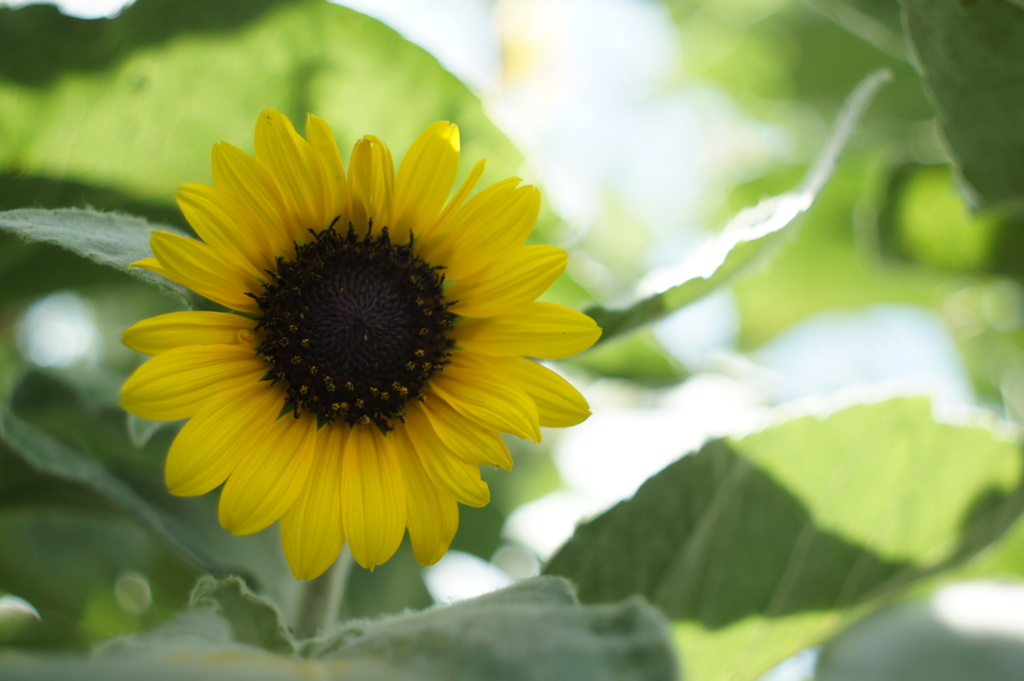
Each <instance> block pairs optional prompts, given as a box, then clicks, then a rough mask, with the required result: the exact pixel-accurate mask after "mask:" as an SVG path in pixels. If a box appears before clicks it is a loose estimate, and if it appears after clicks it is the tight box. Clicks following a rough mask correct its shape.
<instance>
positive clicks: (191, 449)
mask: <svg viewBox="0 0 1024 681" xmlns="http://www.w3.org/2000/svg"><path fill="white" fill-rule="evenodd" d="M171 352H173V351H171ZM283 404H284V395H283V394H282V393H281V391H280V390H279V389H278V388H276V387H274V386H271V385H270V383H269V382H267V381H262V382H256V383H254V384H251V385H250V384H243V385H237V386H234V387H233V388H231V389H228V390H225V391H224V392H223V393H221V394H219V395H217V396H216V397H215V398H214V399H212V400H210V402H209V403H208V404H207V405H205V408H204V409H202V410H201V411H199V413H197V414H196V416H194V417H193V418H192V419H191V420H190V421H189V422H188V423H186V424H185V425H184V427H182V429H181V431H180V432H179V433H178V436H177V437H176V438H174V443H173V444H171V449H170V451H169V452H168V453H167V462H166V464H165V477H166V480H167V487H168V489H170V491H171V493H172V494H177V495H179V496H196V495H199V494H206V493H207V492H209V491H210V490H212V489H213V488H214V487H216V486H217V485H219V484H221V483H222V482H224V481H225V480H226V479H227V477H228V476H229V475H230V474H231V473H232V471H234V470H235V467H236V466H237V465H238V463H239V461H241V460H242V459H243V458H244V457H246V456H247V455H248V453H249V450H250V446H251V445H252V443H254V442H258V441H259V440H260V439H262V438H263V436H264V434H265V433H266V432H267V431H268V430H270V429H272V428H273V427H274V426H275V425H276V424H275V421H276V420H277V415H278V414H280V412H281V407H282V405H283Z"/></svg>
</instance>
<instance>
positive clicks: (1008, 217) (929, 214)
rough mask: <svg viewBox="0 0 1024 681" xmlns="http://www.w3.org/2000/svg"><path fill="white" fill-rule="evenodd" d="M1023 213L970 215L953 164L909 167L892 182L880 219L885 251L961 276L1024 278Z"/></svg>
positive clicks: (898, 171) (901, 169)
mask: <svg viewBox="0 0 1024 681" xmlns="http://www.w3.org/2000/svg"><path fill="white" fill-rule="evenodd" d="M1022 227H1024V216H1022V213H1021V211H1019V210H1018V211H1014V212H1011V211H1004V210H999V209H997V208H990V209H987V210H984V211H980V212H977V213H971V212H970V210H969V207H968V206H967V204H966V203H965V202H964V200H963V198H962V197H961V195H960V192H958V191H957V189H956V186H955V183H954V180H953V171H952V169H951V168H950V167H949V166H948V165H921V164H917V163H907V164H904V165H901V166H899V167H898V168H897V169H896V171H895V172H894V173H893V176H892V179H891V181H890V183H889V189H888V192H887V195H886V200H885V202H884V203H883V205H882V207H881V210H880V211H879V215H878V236H879V245H880V247H881V249H882V252H883V253H884V254H885V255H887V256H890V257H895V258H899V259H902V260H909V261H912V262H916V263H921V264H925V265H930V266H932V267H937V268H941V269H944V270H952V271H957V272H996V273H1000V274H1010V275H1014V276H1018V277H1019V276H1022V275H1024V264H1022V263H1021V260H1020V258H1019V257H1018V254H1019V253H1020V252H1021V248H1022V247H1024V230H1022V229H1021V228H1022Z"/></svg>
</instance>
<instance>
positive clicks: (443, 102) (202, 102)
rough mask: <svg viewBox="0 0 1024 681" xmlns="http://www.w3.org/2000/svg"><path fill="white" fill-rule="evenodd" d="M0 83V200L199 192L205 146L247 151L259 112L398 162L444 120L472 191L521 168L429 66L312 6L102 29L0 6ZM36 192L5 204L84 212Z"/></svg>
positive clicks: (162, 3)
mask: <svg viewBox="0 0 1024 681" xmlns="http://www.w3.org/2000/svg"><path fill="white" fill-rule="evenodd" d="M38 36H46V40H45V41H43V40H39V39H38ZM0 73H2V74H3V79H2V80H0V168H4V169H6V170H7V177H4V178H3V179H2V181H0V195H4V189H3V186H2V185H6V186H7V187H12V186H13V187H18V186H19V185H22V184H26V185H27V186H26V187H25V188H26V189H32V188H34V187H33V185H32V181H33V180H34V179H36V178H46V179H47V180H51V181H52V180H57V181H59V182H75V183H82V184H85V185H87V186H88V187H89V188H93V189H96V190H113V191H116V192H120V193H121V196H125V197H131V198H132V199H134V200H135V201H138V202H145V203H150V204H156V205H159V204H162V203H165V202H166V201H167V197H169V196H170V192H171V191H173V189H174V188H175V187H178V186H179V185H182V184H185V183H187V182H209V180H210V162H209V154H208V153H207V150H208V149H209V148H210V147H212V146H213V144H214V143H216V142H217V141H219V140H227V141H228V142H231V143H233V144H236V145H238V146H241V147H243V148H247V149H251V140H252V129H253V127H254V125H255V121H256V116H257V114H258V113H259V112H260V111H261V110H262V109H263V108H265V107H272V108H275V109H278V110H279V111H282V112H284V113H285V114H287V115H288V116H290V117H291V118H292V120H293V121H294V123H295V124H296V126H297V127H298V128H299V129H300V130H301V129H302V125H303V122H304V120H305V116H306V113H307V112H316V113H317V115H318V116H320V117H321V118H323V119H325V120H326V121H327V122H328V123H330V124H331V126H332V128H333V131H334V134H335V137H336V138H337V140H338V142H339V144H340V145H341V146H342V149H343V150H344V152H345V154H346V158H347V151H348V150H350V149H351V145H352V144H353V143H354V142H355V141H356V140H357V139H358V138H359V137H361V136H363V135H365V134H368V133H372V134H375V135H377V136H379V137H380V138H381V139H383V140H385V141H387V142H388V144H390V145H391V146H392V147H393V148H394V149H395V151H396V153H400V152H401V151H402V150H404V149H406V148H407V147H408V145H409V144H410V143H411V142H412V140H413V138H414V137H415V135H416V134H418V133H419V131H420V130H422V129H423V128H424V127H425V126H426V125H427V124H428V123H430V122H432V121H435V120H452V121H457V122H458V123H459V125H460V128H461V130H462V149H463V153H464V155H465V157H466V158H467V159H472V161H471V162H469V163H465V164H463V167H462V174H463V175H465V174H466V173H468V171H469V168H470V166H471V164H472V162H475V160H476V159H478V158H483V157H487V158H489V159H490V160H491V165H492V167H493V169H492V170H491V171H490V172H489V173H488V174H487V175H486V176H485V177H484V179H483V180H482V181H483V182H486V181H488V178H490V180H491V181H493V180H495V179H498V178H497V176H496V174H497V173H504V175H502V177H504V176H506V175H507V172H508V169H509V168H515V167H516V166H517V164H518V162H519V160H520V155H519V154H518V152H516V151H515V150H514V148H513V147H512V146H511V145H510V143H509V142H508V141H507V140H506V139H505V137H504V136H503V135H501V134H500V133H499V132H498V131H497V129H496V128H495V127H494V125H493V124H492V123H491V122H490V121H489V120H488V119H487V118H486V117H485V116H484V114H483V111H482V108H481V106H480V103H479V101H478V100H477V99H476V98H475V97H474V96H473V95H472V94H471V93H470V92H469V91H468V90H467V89H466V87H465V86H464V85H462V84H461V83H459V82H458V81H457V80H456V79H455V78H454V77H453V76H451V75H450V74H449V73H447V72H445V71H444V70H443V69H442V68H440V66H439V65H438V64H437V61H436V60H435V59H434V58H433V57H431V56H429V55H427V54H426V53H425V52H423V50H421V49H419V48H417V47H415V46H413V45H412V44H410V43H409V42H407V41H405V40H403V39H401V38H400V37H399V36H398V35H397V34H396V33H395V32H394V31H392V30H391V29H389V28H386V27H385V26H383V25H382V24H380V23H378V22H376V21H374V20H372V19H369V18H367V17H364V16H362V15H360V14H357V13H355V12H352V11H350V10H346V9H344V8H340V7H337V6H332V5H330V4H328V3H326V2H320V1H318V0H303V1H298V2H287V1H281V0H228V1H224V2H217V3H215V4H213V5H210V4H209V3H205V2H200V1H199V0H144V1H143V2H138V3H136V4H134V5H132V6H131V7H129V8H128V9H126V10H125V11H124V13H123V14H122V15H121V16H120V17H118V18H117V19H116V20H115V21H82V20H80V19H73V18H70V17H66V16H64V15H62V14H60V13H59V12H58V11H57V10H56V9H55V8H53V7H46V6H37V7H26V8H23V9H19V10H10V9H2V10H0ZM406 102H415V103H416V106H415V111H412V110H411V109H410V107H408V106H406V105H404V103H406ZM112 145H115V146H114V147H113V149H112ZM40 189H43V190H45V193H43V195H33V194H31V193H29V192H27V191H24V190H23V191H20V192H16V193H15V195H16V196H17V200H18V207H21V206H24V205H26V204H28V205H31V204H33V203H35V202H37V201H39V202H42V203H44V204H46V205H47V206H48V207H49V206H57V205H66V204H67V203H69V202H76V201H78V200H83V199H84V200H85V201H93V200H94V198H93V196H92V195H91V192H88V191H81V190H79V192H80V193H79V196H81V198H79V196H76V192H74V191H72V189H71V188H69V187H65V186H63V185H61V186H56V187H44V188H40ZM83 194H84V196H83ZM2 207H5V208H7V207H13V206H2ZM94 207H96V208H121V207H122V206H118V205H109V204H99V203H97V204H95V205H94Z"/></svg>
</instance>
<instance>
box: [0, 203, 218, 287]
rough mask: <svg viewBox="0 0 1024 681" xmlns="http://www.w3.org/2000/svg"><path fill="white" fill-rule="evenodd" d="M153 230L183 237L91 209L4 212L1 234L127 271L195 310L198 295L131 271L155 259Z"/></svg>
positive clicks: (175, 231)
mask: <svg viewBox="0 0 1024 681" xmlns="http://www.w3.org/2000/svg"><path fill="white" fill-rule="evenodd" d="M153 229H160V230H163V231H168V232H171V233H173V234H178V235H179V236H184V233H183V232H182V231H181V230H179V229H176V228H174V227H166V226H163V225H151V224H150V223H148V222H146V221H145V220H143V219H141V218H136V217H131V216H128V215H117V214H114V213H97V212H95V211H91V210H75V209H71V210H39V209H33V208H27V209H19V210H9V211H4V212H0V230H4V231H6V232H8V233H10V234H14V235H16V236H18V237H20V238H21V239H24V240H26V241H30V242H37V243H45V244H53V245H55V246H60V247H61V248H64V249H66V250H69V251H71V252H72V253H74V254H76V255H78V256H80V257H82V258H86V259H88V260H91V261H92V262H95V263H97V264H100V265H105V266H107V267H113V268H114V269H116V270H119V271H121V272H128V273H129V274H132V275H134V276H136V277H138V278H139V279H141V280H143V281H146V282H148V283H150V284H154V285H156V286H158V287H160V288H161V289H163V290H164V291H166V292H168V293H171V294H174V295H176V296H177V297H179V298H181V299H182V300H183V301H185V302H186V303H190V304H192V305H193V306H197V305H201V303H200V302H199V298H198V296H196V295H195V294H194V293H192V292H191V291H188V290H186V289H185V288H184V287H182V286H181V285H179V284H175V283H174V282H172V281H169V280H168V279H165V278H163V277H161V276H159V275H156V274H154V273H152V272H150V271H148V270H143V269H140V268H132V269H128V266H129V265H131V264H132V263H133V262H135V261H137V260H141V259H142V258H146V257H150V256H152V255H153V253H152V251H151V250H150V248H149V234H150V232H151V231H152V230H153Z"/></svg>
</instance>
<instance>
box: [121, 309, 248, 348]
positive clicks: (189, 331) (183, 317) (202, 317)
mask: <svg viewBox="0 0 1024 681" xmlns="http://www.w3.org/2000/svg"><path fill="white" fill-rule="evenodd" d="M255 326H256V322H254V321H253V320H252V319H249V318H248V317H243V316H242V315H238V314H231V313H228V312H170V313H168V314H162V315H158V316H156V317H150V318H149V319H143V320H142V321H141V322H138V323H137V324H133V325H132V326H130V327H129V328H128V329H126V330H125V332H124V333H123V334H122V341H123V342H124V344H125V345H127V346H128V347H130V348H131V349H132V350H136V351H138V352H141V353H144V354H147V355H156V354H159V353H161V352H163V351H164V350H170V349H171V348H177V347H180V346H182V345H231V344H234V343H240V344H243V345H248V346H249V347H253V346H255V344H256V337H255V335H254V333H253V329H254V328H255Z"/></svg>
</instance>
